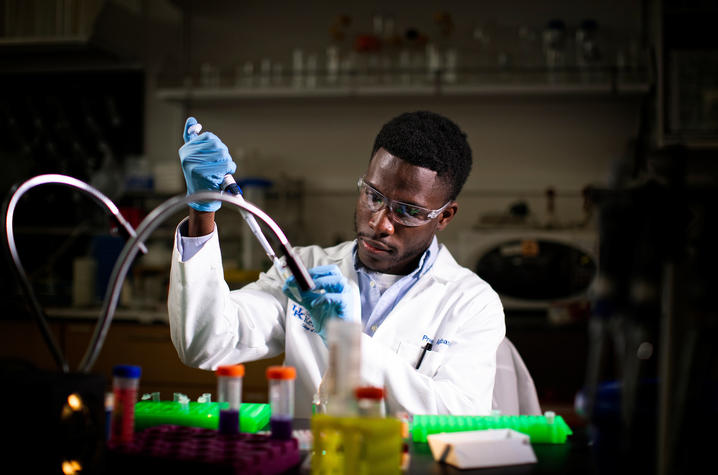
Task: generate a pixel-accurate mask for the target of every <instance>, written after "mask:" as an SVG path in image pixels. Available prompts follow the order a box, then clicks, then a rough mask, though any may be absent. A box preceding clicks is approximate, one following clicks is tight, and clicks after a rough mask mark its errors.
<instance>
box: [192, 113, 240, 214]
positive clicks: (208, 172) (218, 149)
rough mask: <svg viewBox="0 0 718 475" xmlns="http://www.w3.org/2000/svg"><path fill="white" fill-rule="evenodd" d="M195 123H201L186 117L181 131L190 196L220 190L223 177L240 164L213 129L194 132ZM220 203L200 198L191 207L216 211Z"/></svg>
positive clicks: (203, 210)
mask: <svg viewBox="0 0 718 475" xmlns="http://www.w3.org/2000/svg"><path fill="white" fill-rule="evenodd" d="M196 125H198V124H197V120H196V119H195V118H194V117H189V118H188V119H187V121H186V122H185V125H184V132H183V133H182V137H183V138H184V142H185V143H184V145H183V146H182V147H181V148H180V149H179V157H180V162H181V164H182V173H183V174H184V179H185V183H186V184H187V194H188V195H191V194H193V193H197V192H200V191H219V189H220V185H221V184H222V180H223V179H224V176H225V175H227V174H232V173H234V172H235V171H236V170H237V165H236V164H235V163H234V161H232V157H231V156H230V155H229V150H228V149H227V146H226V145H225V144H224V143H222V141H221V140H220V139H219V137H217V136H216V135H214V134H213V133H212V132H203V133H201V134H196V133H194V132H193V130H190V128H192V129H195V128H198V127H194V126H196ZM199 127H201V126H199ZM221 205H222V202H221V201H201V202H192V203H190V204H189V206H190V207H191V208H193V209H195V210H197V211H202V212H214V211H217V210H218V209H219V208H220V206H221ZM191 214H195V213H191ZM195 215H196V214H195ZM190 217H191V216H190ZM213 220H214V218H213V217H212V221H213Z"/></svg>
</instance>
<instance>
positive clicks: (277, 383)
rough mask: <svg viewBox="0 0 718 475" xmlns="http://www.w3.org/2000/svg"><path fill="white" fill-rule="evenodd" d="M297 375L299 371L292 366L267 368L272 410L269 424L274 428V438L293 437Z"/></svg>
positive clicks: (285, 438)
mask: <svg viewBox="0 0 718 475" xmlns="http://www.w3.org/2000/svg"><path fill="white" fill-rule="evenodd" d="M296 377H297V372H296V370H295V369H294V368H293V367H292V366H270V367H269V368H267V379H268V380H269V404H270V407H271V410H272V415H271V417H270V418H269V426H270V427H271V429H272V438H273V439H280V440H287V439H291V438H292V419H294V380H295V378H296Z"/></svg>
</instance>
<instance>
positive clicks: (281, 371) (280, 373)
mask: <svg viewBox="0 0 718 475" xmlns="http://www.w3.org/2000/svg"><path fill="white" fill-rule="evenodd" d="M296 377H297V371H296V370H295V369H294V366H270V367H269V368H267V379H295V378H296Z"/></svg>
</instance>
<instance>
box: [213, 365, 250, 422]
mask: <svg viewBox="0 0 718 475" xmlns="http://www.w3.org/2000/svg"><path fill="white" fill-rule="evenodd" d="M243 377H244V365H242V364H237V365H230V366H220V367H218V368H217V399H218V400H219V402H220V403H224V402H226V403H228V404H229V405H228V407H221V406H220V407H221V408H220V410H219V428H218V430H219V432H220V433H222V434H238V433H239V430H240V426H239V408H240V406H241V405H242V378H243Z"/></svg>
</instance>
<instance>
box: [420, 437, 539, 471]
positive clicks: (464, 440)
mask: <svg viewBox="0 0 718 475" xmlns="http://www.w3.org/2000/svg"><path fill="white" fill-rule="evenodd" d="M426 439H427V441H428V442H429V447H430V448H431V454H432V455H433V457H434V460H435V461H437V462H444V463H447V464H449V465H453V466H455V467H457V468H481V467H497V466H501V465H520V464H526V463H536V455H535V454H534V451H533V448H532V447H531V442H530V439H529V436H528V435H526V434H522V433H521V432H516V431H515V430H512V429H488V430H475V431H467V432H448V433H446V432H445V433H441V434H431V435H428V436H427V437H426Z"/></svg>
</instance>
